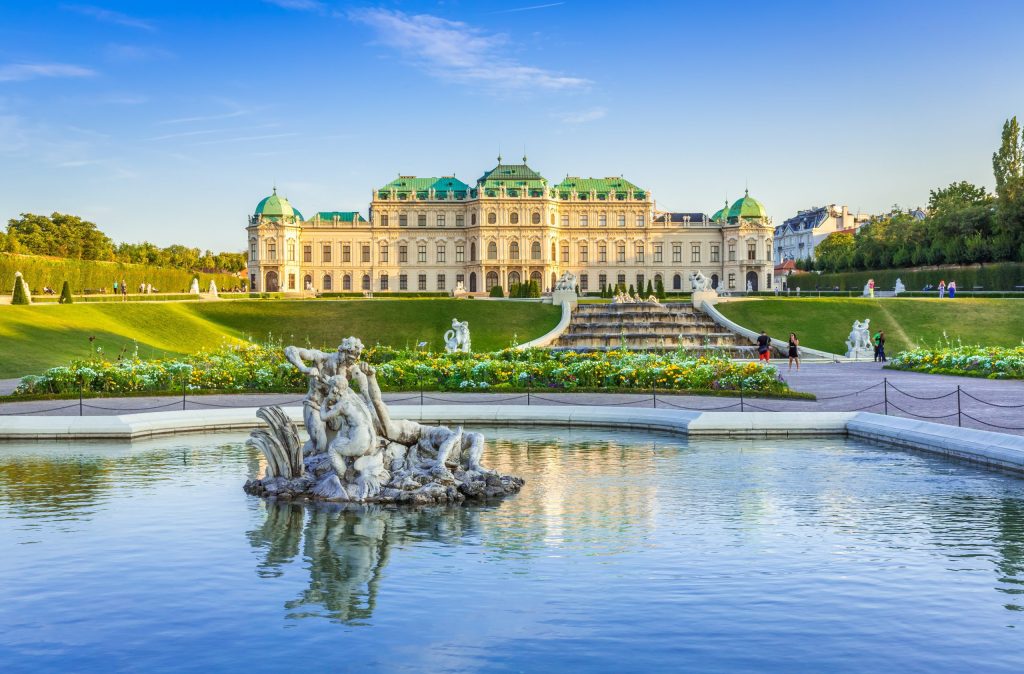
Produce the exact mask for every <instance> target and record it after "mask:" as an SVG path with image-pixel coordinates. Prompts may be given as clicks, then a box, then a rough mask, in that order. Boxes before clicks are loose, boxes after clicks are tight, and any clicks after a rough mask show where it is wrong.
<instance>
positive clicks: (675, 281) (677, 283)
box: [672, 274, 683, 290]
mask: <svg viewBox="0 0 1024 674" xmlns="http://www.w3.org/2000/svg"><path fill="white" fill-rule="evenodd" d="M682 289H683V277H682V276H680V275H679V274H676V275H675V276H673V277H672V290H682Z"/></svg>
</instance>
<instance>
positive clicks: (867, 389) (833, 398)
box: [807, 382, 884, 402]
mask: <svg viewBox="0 0 1024 674" xmlns="http://www.w3.org/2000/svg"><path fill="white" fill-rule="evenodd" d="M883 383H884V382H878V383H877V384H872V385H871V386H868V387H867V388H862V389H861V390H859V391H854V392H853V393H844V394H842V395H838V396H829V397H827V398H821V397H818V396H816V397H815V400H807V402H815V401H823V400H838V399H840V398H849V397H850V396H857V395H860V394H861V393H865V392H867V391H870V390H871V389H873V388H878V387H879V386H881V385H882V384H883Z"/></svg>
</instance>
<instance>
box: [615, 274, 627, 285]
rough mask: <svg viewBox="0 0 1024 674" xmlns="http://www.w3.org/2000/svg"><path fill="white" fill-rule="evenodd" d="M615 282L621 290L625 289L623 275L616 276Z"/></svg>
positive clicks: (624, 276)
mask: <svg viewBox="0 0 1024 674" xmlns="http://www.w3.org/2000/svg"><path fill="white" fill-rule="evenodd" d="M615 280H616V283H618V284H619V285H620V286H622V287H623V288H625V287H626V275H625V274H619V275H618V276H616V277H615Z"/></svg>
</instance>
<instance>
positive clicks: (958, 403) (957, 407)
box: [956, 384, 963, 426]
mask: <svg viewBox="0 0 1024 674" xmlns="http://www.w3.org/2000/svg"><path fill="white" fill-rule="evenodd" d="M956 425H957V426H963V422H962V421H961V419H960V385H959V384H957V387H956Z"/></svg>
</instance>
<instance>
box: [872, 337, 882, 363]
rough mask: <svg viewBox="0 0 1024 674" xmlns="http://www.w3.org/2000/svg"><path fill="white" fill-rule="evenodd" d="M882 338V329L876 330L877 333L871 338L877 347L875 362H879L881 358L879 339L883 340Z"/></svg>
mask: <svg viewBox="0 0 1024 674" xmlns="http://www.w3.org/2000/svg"><path fill="white" fill-rule="evenodd" d="M881 339H882V331H881V330H879V331H878V332H876V333H875V336H874V337H872V338H871V343H872V344H873V345H874V347H875V362H876V363H877V362H878V360H879V357H878V342H879V340H881Z"/></svg>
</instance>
